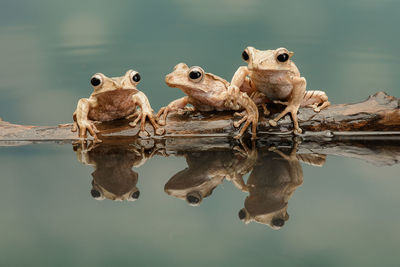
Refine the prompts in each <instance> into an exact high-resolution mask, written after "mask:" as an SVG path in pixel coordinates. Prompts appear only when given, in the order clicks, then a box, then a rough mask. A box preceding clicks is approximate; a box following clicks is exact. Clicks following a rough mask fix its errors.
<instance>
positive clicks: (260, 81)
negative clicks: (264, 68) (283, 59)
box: [250, 72, 293, 100]
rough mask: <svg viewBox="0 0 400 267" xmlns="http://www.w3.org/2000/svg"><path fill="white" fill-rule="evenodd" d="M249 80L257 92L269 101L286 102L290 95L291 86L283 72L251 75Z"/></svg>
mask: <svg viewBox="0 0 400 267" xmlns="http://www.w3.org/2000/svg"><path fill="white" fill-rule="evenodd" d="M250 78H251V81H252V82H253V83H254V85H255V87H256V88H257V90H258V91H260V92H262V93H263V94H264V95H266V96H267V97H268V98H269V99H270V100H286V99H287V98H288V97H289V96H290V94H291V93H292V89H293V85H292V84H291V83H290V82H289V81H288V77H287V74H286V73H285V72H282V73H279V72H274V73H273V75H265V74H263V73H261V74H259V73H253V74H252V75H251V77H250Z"/></svg>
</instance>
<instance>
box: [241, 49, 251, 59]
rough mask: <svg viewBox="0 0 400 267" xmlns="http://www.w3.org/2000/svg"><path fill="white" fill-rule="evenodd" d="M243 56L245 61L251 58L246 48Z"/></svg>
mask: <svg viewBox="0 0 400 267" xmlns="http://www.w3.org/2000/svg"><path fill="white" fill-rule="evenodd" d="M242 58H243V60H244V61H247V60H249V54H247V52H246V50H244V51H243V53H242Z"/></svg>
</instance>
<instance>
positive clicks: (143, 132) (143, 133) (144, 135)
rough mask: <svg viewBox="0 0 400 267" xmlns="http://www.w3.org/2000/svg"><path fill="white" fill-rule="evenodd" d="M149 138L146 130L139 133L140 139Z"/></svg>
mask: <svg viewBox="0 0 400 267" xmlns="http://www.w3.org/2000/svg"><path fill="white" fill-rule="evenodd" d="M149 136H150V134H149V133H148V132H147V131H146V130H143V131H139V137H141V138H147V137H149Z"/></svg>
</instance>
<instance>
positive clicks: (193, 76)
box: [189, 67, 204, 83]
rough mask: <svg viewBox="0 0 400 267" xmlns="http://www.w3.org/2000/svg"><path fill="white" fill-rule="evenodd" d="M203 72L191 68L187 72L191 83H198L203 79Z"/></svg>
mask: <svg viewBox="0 0 400 267" xmlns="http://www.w3.org/2000/svg"><path fill="white" fill-rule="evenodd" d="M203 76H204V71H203V69H202V68H200V67H192V68H191V69H190V70H189V79H190V80H191V81H193V82H196V83H198V82H200V81H201V80H202V79H203Z"/></svg>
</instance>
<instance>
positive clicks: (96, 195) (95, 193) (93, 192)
mask: <svg viewBox="0 0 400 267" xmlns="http://www.w3.org/2000/svg"><path fill="white" fill-rule="evenodd" d="M90 194H91V195H92V197H93V198H94V199H97V200H103V199H104V198H103V196H102V195H101V193H100V192H99V191H97V190H96V189H92V190H90Z"/></svg>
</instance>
